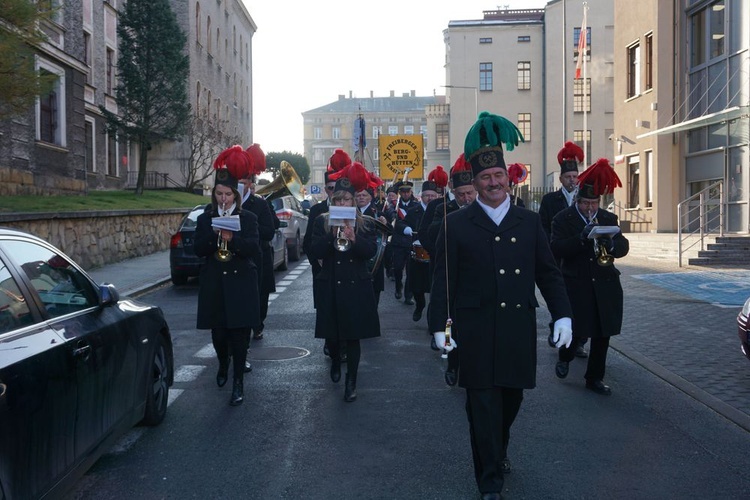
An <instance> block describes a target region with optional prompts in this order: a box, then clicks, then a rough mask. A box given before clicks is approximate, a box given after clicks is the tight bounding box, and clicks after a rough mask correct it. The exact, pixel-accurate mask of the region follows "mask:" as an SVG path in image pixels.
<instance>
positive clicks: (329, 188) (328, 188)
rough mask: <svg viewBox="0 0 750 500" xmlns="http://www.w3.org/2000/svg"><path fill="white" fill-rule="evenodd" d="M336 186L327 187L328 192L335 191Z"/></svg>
mask: <svg viewBox="0 0 750 500" xmlns="http://www.w3.org/2000/svg"><path fill="white" fill-rule="evenodd" d="M335 187H336V186H326V191H333V189H334V188H335Z"/></svg>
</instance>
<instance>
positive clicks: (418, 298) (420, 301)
mask: <svg viewBox="0 0 750 500" xmlns="http://www.w3.org/2000/svg"><path fill="white" fill-rule="evenodd" d="M424 296H425V294H424V293H423V292H414V302H415V303H416V304H417V305H416V307H415V308H414V309H415V310H417V311H422V310H424V306H425V305H426V304H427V302H426V300H425V297H424Z"/></svg>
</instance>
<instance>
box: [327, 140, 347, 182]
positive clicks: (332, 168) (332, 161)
mask: <svg viewBox="0 0 750 500" xmlns="http://www.w3.org/2000/svg"><path fill="white" fill-rule="evenodd" d="M351 164H352V159H351V157H350V156H349V155H348V154H347V152H346V151H344V150H343V149H340V148H339V149H336V150H335V151H334V152H333V154H332V155H331V157H330V158H329V159H328V169H327V170H326V173H325V177H326V183H327V182H329V176H330V175H331V174H332V173H333V172H339V171H341V170H343V169H344V168H346V167H347V166H349V165H351ZM330 180H335V179H330Z"/></svg>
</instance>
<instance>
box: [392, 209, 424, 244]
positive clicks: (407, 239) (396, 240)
mask: <svg viewBox="0 0 750 500" xmlns="http://www.w3.org/2000/svg"><path fill="white" fill-rule="evenodd" d="M415 206H418V207H421V206H422V204H421V203H419V202H418V201H416V200H414V198H411V199H410V200H409V203H403V202H402V201H401V199H399V200H398V205H396V210H394V216H393V221H394V223H393V235H392V236H391V245H393V246H394V247H397V248H409V249H411V242H412V237H411V236H409V235H408V234H404V231H403V228H404V227H405V226H404V225H403V224H404V217H405V215H403V217H402V215H399V209H401V210H403V214H408V213H409V210H411V208H412V207H415ZM399 225H401V229H400V230H399ZM412 229H413V230H414V231H416V230H417V228H416V227H412Z"/></svg>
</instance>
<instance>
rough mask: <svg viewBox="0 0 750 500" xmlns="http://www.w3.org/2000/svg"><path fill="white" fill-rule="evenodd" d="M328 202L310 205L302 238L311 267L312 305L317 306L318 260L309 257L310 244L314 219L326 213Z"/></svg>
mask: <svg viewBox="0 0 750 500" xmlns="http://www.w3.org/2000/svg"><path fill="white" fill-rule="evenodd" d="M328 202H329V200H328V199H326V200H325V201H321V202H320V203H316V204H315V205H313V206H312V207H310V213H308V214H307V229H306V230H305V236H304V237H303V238H302V250H304V252H305V255H307V260H308V262H310V268H311V269H312V275H313V307H315V308H317V307H318V304H317V302H316V299H315V297H316V296H317V294H316V293H315V288H316V287H317V286H318V285H317V282H316V281H315V275H316V274H318V273H319V272H320V262H318V259H314V258H312V257H310V245H311V244H312V235H313V227H315V219H317V218H318V216H319V215H321V214H326V213H328Z"/></svg>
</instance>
